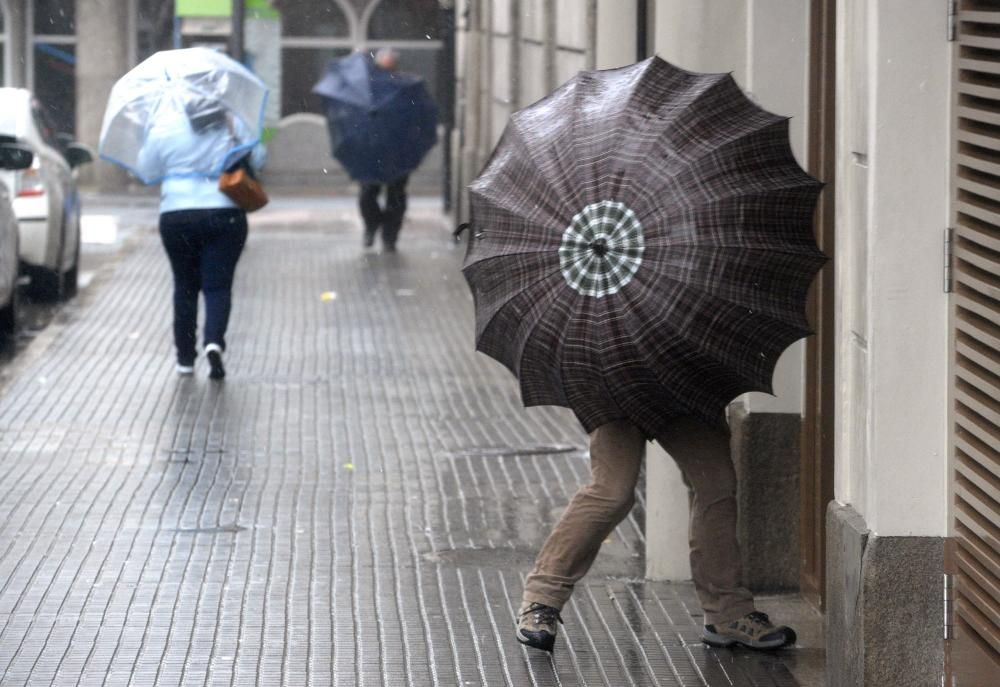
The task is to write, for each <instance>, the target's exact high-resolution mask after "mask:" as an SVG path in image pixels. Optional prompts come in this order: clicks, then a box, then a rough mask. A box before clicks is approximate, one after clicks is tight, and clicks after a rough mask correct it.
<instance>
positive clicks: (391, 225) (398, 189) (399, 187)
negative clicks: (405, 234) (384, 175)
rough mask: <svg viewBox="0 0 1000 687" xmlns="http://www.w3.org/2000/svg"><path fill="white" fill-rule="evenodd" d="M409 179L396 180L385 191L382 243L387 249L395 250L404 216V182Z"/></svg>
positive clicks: (406, 177)
mask: <svg viewBox="0 0 1000 687" xmlns="http://www.w3.org/2000/svg"><path fill="white" fill-rule="evenodd" d="M409 179H410V178H409V177H408V176H405V177H402V178H401V179H396V180H395V181H394V182H392V183H391V184H389V185H388V190H387V191H386V199H385V218H384V220H383V225H382V242H383V243H384V244H385V246H386V248H389V249H392V248H395V246H396V240H397V239H398V238H399V230H400V229H401V228H402V226H403V216H404V215H405V214H406V182H407V181H409Z"/></svg>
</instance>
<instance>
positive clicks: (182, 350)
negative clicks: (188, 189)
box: [160, 211, 201, 367]
mask: <svg viewBox="0 0 1000 687" xmlns="http://www.w3.org/2000/svg"><path fill="white" fill-rule="evenodd" d="M191 217H192V216H191V213H190V212H187V211H180V212H167V213H164V214H162V215H160V238H161V239H162V240H163V247H164V249H165V250H166V252H167V258H168V259H169V260H170V269H171V270H172V271H173V274H174V345H175V346H176V347H177V364H178V365H180V366H184V367H188V366H191V365H194V360H195V357H196V356H197V349H196V342H197V336H198V332H197V330H198V291H199V290H200V289H201V272H200V260H201V249H200V240H199V237H198V234H197V226H195V225H194V224H192V222H191V221H190V220H191Z"/></svg>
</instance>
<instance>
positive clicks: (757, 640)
mask: <svg viewBox="0 0 1000 687" xmlns="http://www.w3.org/2000/svg"><path fill="white" fill-rule="evenodd" d="M701 641H703V642H705V644H708V645H709V646H714V647H720V648H725V647H730V646H733V645H734V644H739V645H741V646H745V647H748V648H750V649H780V648H781V647H783V646H788V645H789V644H794V643H795V630H793V629H792V628H790V627H785V626H784V625H780V626H778V627H775V626H774V625H773V624H772V623H771V619H770V618H768V617H767V614H766V613H761V612H760V611H754V612H753V613H748V614H747V615H745V616H743V617H742V618H737V619H736V620H734V621H732V622H731V623H726V624H725V625H721V624H720V625H706V626H705V629H704V631H703V632H702V634H701Z"/></svg>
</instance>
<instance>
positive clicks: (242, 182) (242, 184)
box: [219, 158, 268, 212]
mask: <svg viewBox="0 0 1000 687" xmlns="http://www.w3.org/2000/svg"><path fill="white" fill-rule="evenodd" d="M219 190H220V191H222V192H223V193H225V194H226V195H227V196H229V198H230V200H232V201H233V202H234V203H236V206H237V207H239V208H240V209H241V210H245V211H246V212H253V211H255V210H260V209H261V208H262V207H264V206H265V205H267V202H268V197H267V192H266V191H265V190H264V187H263V186H262V185H261V183H260V182H259V181H258V180H257V179H256V178H255V177H254V175H253V172H252V171H251V170H250V169H249V165H248V164H247V163H246V161H245V158H244V160H241V161H240V163H238V164H237V165H236V166H234V167H231V168H229V169H228V170H227V171H225V172H223V173H222V176H220V177H219Z"/></svg>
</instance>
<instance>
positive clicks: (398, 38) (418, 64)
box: [362, 0, 448, 100]
mask: <svg viewBox="0 0 1000 687" xmlns="http://www.w3.org/2000/svg"><path fill="white" fill-rule="evenodd" d="M441 17H442V10H441V3H440V1H439V0H406V2H400V1H399V0H372V3H371V4H370V5H368V9H367V11H366V12H365V14H364V15H363V16H362V22H363V23H364V28H365V32H366V33H365V36H366V38H367V41H366V43H367V46H368V48H369V49H371V50H372V51H375V50H377V49H379V48H382V47H391V48H394V49H395V50H396V51H397V52H398V53H399V67H400V69H402V70H403V71H406V72H410V73H412V74H419V75H420V76H422V77H423V78H424V80H425V81H426V82H427V88H428V89H430V92H431V94H432V95H434V96H435V97H437V98H438V99H439V100H440V94H439V90H438V89H439V87H440V84H442V83H447V78H448V77H447V76H442V75H441V74H440V71H441V69H442V65H443V64H444V63H443V62H442V59H441V54H442V47H443V41H442V40H441V39H442V38H443V36H442V24H441Z"/></svg>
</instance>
